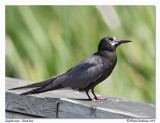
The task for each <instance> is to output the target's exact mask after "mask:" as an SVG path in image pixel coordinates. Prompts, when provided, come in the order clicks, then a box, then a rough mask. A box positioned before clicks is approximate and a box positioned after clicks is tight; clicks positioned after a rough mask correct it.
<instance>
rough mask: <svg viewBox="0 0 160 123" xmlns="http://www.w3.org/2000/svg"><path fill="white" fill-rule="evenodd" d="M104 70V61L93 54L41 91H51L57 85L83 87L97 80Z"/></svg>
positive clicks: (73, 87)
mask: <svg viewBox="0 0 160 123" xmlns="http://www.w3.org/2000/svg"><path fill="white" fill-rule="evenodd" d="M103 71H104V66H103V61H102V60H101V58H100V57H99V56H97V55H92V56H90V57H88V58H86V59H84V60H83V61H81V62H80V63H79V64H77V65H76V66H75V67H73V68H72V69H70V70H69V71H67V72H66V74H64V75H63V76H61V77H59V78H58V79H56V80H55V81H53V82H52V83H51V84H49V85H47V86H45V87H43V88H41V89H40V90H39V92H45V91H50V90H52V88H54V87H56V86H62V87H64V88H65V87H71V88H72V89H83V88H85V87H86V86H87V85H89V84H90V83H92V82H94V81H96V80H97V79H98V78H99V77H100V76H101V75H102V74H103Z"/></svg>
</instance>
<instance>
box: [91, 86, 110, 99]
mask: <svg viewBox="0 0 160 123" xmlns="http://www.w3.org/2000/svg"><path fill="white" fill-rule="evenodd" d="M91 91H92V94H93V96H94V100H93V101H96V102H98V101H100V100H106V99H107V98H97V96H96V95H95V93H94V88H92V89H91Z"/></svg>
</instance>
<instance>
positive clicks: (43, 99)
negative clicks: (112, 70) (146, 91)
mask: <svg viewBox="0 0 160 123" xmlns="http://www.w3.org/2000/svg"><path fill="white" fill-rule="evenodd" d="M30 83H32V82H29V81H24V80H18V79H13V78H6V110H9V111H15V112H19V113H24V114H30V115H35V116H40V117H46V118H55V117H58V118H112V119H113V118H121V119H122V118H155V106H154V105H153V104H147V103H143V102H137V101H132V100H128V99H125V98H120V97H112V96H105V95H99V94H97V96H98V97H106V98H107V100H104V101H101V102H93V101H88V100H87V96H86V95H85V93H82V92H77V91H73V90H55V91H50V92H45V93H41V94H37V95H29V96H28V95H27V96H26V95H23V96H20V95H19V94H20V93H22V92H25V91H28V90H29V89H21V90H8V88H13V87H18V86H22V85H27V84H30Z"/></svg>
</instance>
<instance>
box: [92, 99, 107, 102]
mask: <svg viewBox="0 0 160 123" xmlns="http://www.w3.org/2000/svg"><path fill="white" fill-rule="evenodd" d="M106 99H107V98H96V99H93V100H92V101H93V102H100V101H101V100H106Z"/></svg>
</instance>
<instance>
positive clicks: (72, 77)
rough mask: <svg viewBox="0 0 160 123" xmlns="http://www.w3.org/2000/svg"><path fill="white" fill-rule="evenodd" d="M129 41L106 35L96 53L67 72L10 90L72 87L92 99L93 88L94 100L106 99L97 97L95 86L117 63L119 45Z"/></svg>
mask: <svg viewBox="0 0 160 123" xmlns="http://www.w3.org/2000/svg"><path fill="white" fill-rule="evenodd" d="M128 42H131V41H129V40H117V39H116V38H115V37H113V36H109V37H104V38H102V39H101V41H100V43H99V46H98V51H97V52H96V53H94V54H93V55H91V56H89V57H87V58H86V59H84V60H82V61H81V62H80V63H78V64H77V65H76V66H74V67H73V68H71V69H69V70H68V71H67V72H65V73H61V74H58V75H56V76H53V77H51V78H49V79H47V80H45V81H42V82H40V83H35V84H31V85H27V86H22V87H17V88H12V89H10V90H15V89H21V88H33V87H36V88H35V89H33V90H31V91H28V92H25V93H22V94H21V95H27V94H38V93H43V92H46V91H51V90H57V89H61V88H68V87H70V88H71V89H74V90H78V91H85V92H86V94H87V96H88V98H89V100H92V99H91V97H90V96H89V94H88V91H89V90H90V89H91V92H92V94H93V96H94V101H99V100H104V99H105V98H97V97H96V95H95V93H94V87H95V86H96V85H97V84H99V83H100V82H102V81H103V80H105V79H106V78H107V77H108V76H109V75H110V74H111V73H112V71H113V69H114V67H115V65H116V63H117V55H116V48H117V46H119V45H120V44H122V43H128Z"/></svg>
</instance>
